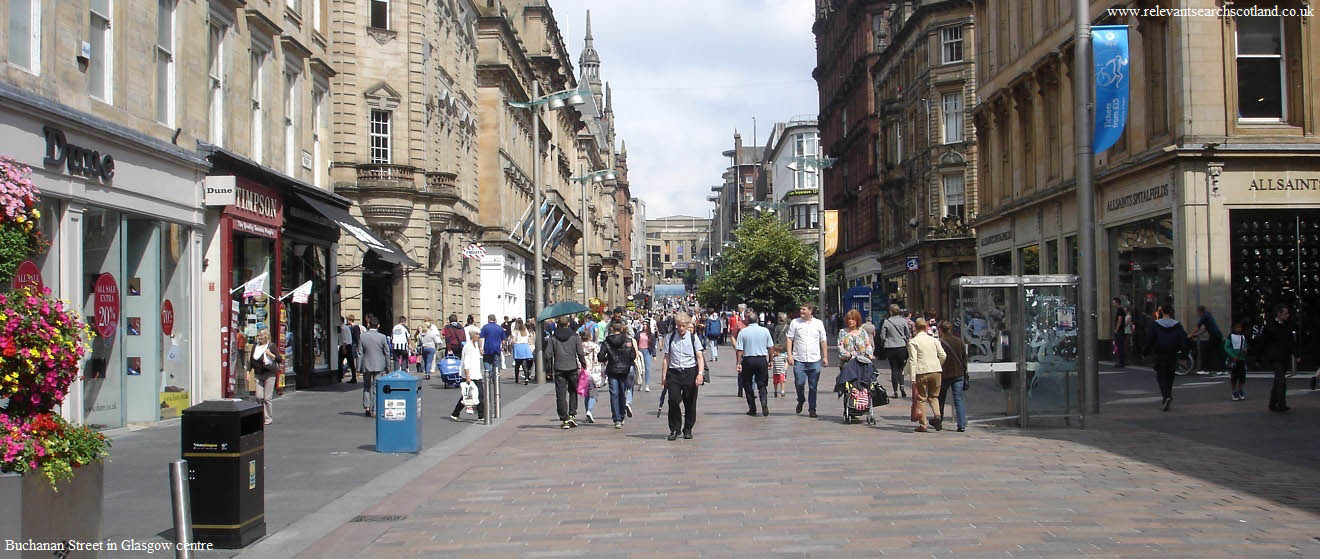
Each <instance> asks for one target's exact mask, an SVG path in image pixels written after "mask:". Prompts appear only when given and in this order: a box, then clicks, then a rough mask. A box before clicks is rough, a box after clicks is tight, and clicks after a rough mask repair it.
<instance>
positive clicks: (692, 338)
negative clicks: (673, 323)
mask: <svg viewBox="0 0 1320 559" xmlns="http://www.w3.org/2000/svg"><path fill="white" fill-rule="evenodd" d="M676 337H678V329H677V328H675V329H674V330H673V331H672V332H670V333H669V341H667V342H665V353H666V354H668V353H669V352H670V351H669V348H670V347H673V345H674V338H676ZM688 342H689V343H691V344H692V352H693V353H694V354H695V353H696V352H697V351H699V350H698V349H697V331H696V330H691V331H689V332H688ZM702 349H705V348H702Z"/></svg>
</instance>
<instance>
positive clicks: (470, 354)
mask: <svg viewBox="0 0 1320 559" xmlns="http://www.w3.org/2000/svg"><path fill="white" fill-rule="evenodd" d="M463 380H464V381H469V380H470V381H472V382H473V383H475V384H476V385H477V399H478V400H479V402H478V403H477V406H476V408H477V420H478V421H480V420H482V419H485V418H486V391H485V390H484V389H482V388H481V349H480V348H478V347H477V336H476V335H475V334H468V343H466V344H463ZM462 392H463V391H461V390H460V391H459V396H458V404H456V405H455V406H454V413H451V414H449V419H452V420H454V421H459V417H458V414H459V412H462V411H463V394H462Z"/></svg>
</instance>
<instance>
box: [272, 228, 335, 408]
mask: <svg viewBox="0 0 1320 559" xmlns="http://www.w3.org/2000/svg"><path fill="white" fill-rule="evenodd" d="M283 245H284V256H283V259H282V262H281V265H282V266H283V268H284V274H283V277H282V278H281V280H282V282H283V284H284V285H285V286H286V288H285V289H286V291H290V292H291V291H292V290H293V289H295V288H297V287H298V286H300V285H303V284H304V283H306V282H308V281H311V282H312V290H311V294H310V295H309V296H308V298H307V302H306V303H296V302H294V301H293V300H292V298H289V299H286V300H285V302H284V304H283V305H281V313H280V318H281V327H282V328H284V330H283V331H284V332H285V334H284V335H285V347H284V356H285V360H284V368H285V375H295V377H296V379H297V383H298V387H300V388H301V387H304V386H308V385H309V383H310V376H309V375H310V373H311V372H312V371H318V370H319V371H324V370H328V369H329V368H330V337H329V332H327V331H326V327H327V325H329V324H330V304H329V301H328V299H327V285H328V284H327V273H326V270H327V264H328V262H329V258H330V257H329V249H328V248H326V247H324V246H320V245H312V244H306V243H300V242H296V241H291V240H288V239H286V240H285V241H284V242H283Z"/></svg>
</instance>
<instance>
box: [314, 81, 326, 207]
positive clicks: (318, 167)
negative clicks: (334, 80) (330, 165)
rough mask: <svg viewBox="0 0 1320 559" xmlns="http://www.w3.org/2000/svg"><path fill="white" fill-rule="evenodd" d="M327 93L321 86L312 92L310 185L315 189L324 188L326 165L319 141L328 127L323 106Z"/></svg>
mask: <svg viewBox="0 0 1320 559" xmlns="http://www.w3.org/2000/svg"><path fill="white" fill-rule="evenodd" d="M327 91H328V88H326V87H323V86H321V85H318V86H317V87H316V88H315V89H313V90H312V110H313V111H314V114H313V115H312V165H313V168H312V184H313V185H314V186H317V187H324V186H325V178H324V175H325V169H326V165H325V162H324V161H323V160H322V158H323V157H324V156H325V154H324V152H323V151H322V150H323V148H322V146H321V139H322V138H323V137H325V133H326V130H327V129H328V126H326V118H327V114H328V111H326V106H325V103H326V99H327V98H328V97H329V95H327Z"/></svg>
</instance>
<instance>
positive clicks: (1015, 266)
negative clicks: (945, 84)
mask: <svg viewBox="0 0 1320 559" xmlns="http://www.w3.org/2000/svg"><path fill="white" fill-rule="evenodd" d="M1276 4H1277V5H1278V6H1280V7H1283V8H1294V9H1296V8H1302V7H1304V6H1306V5H1307V3H1306V2H1299V1H1283V2H1273V1H1271V2H1269V3H1263V2H1262V3H1259V5H1262V6H1264V7H1268V8H1272V7H1274V6H1275V5H1276ZM974 5H975V18H976V20H977V21H978V22H979V23H980V24H979V25H978V29H979V31H980V32H979V33H977V35H976V37H975V39H974V41H975V44H976V51H977V52H978V53H982V56H980V57H979V58H978V60H977V80H976V81H977V84H978V92H979V97H980V103H978V104H977V105H976V106H975V108H974V109H973V111H972V114H973V115H974V118H975V121H976V123H977V126H976V131H977V134H978V139H977V140H978V142H977V143H978V145H979V147H980V149H981V153H982V155H983V156H982V157H981V158H980V159H979V161H978V163H977V167H978V169H977V175H978V176H979V177H981V181H980V183H981V187H980V200H979V203H978V204H977V206H978V213H977V215H976V217H975V218H974V220H973V221H972V224H973V225H975V226H976V228H977V231H978V233H979V236H978V241H977V257H978V259H979V266H978V268H979V270H980V272H981V273H984V274H1004V273H1024V274H1033V273H1047V274H1048V273H1056V272H1063V273H1075V272H1076V271H1077V269H1078V267H1077V261H1078V258H1096V269H1097V272H1098V275H1099V278H1098V290H1099V299H1100V301H1101V302H1102V304H1101V306H1100V313H1101V315H1100V317H1099V322H1100V324H1101V327H1100V333H1099V334H1100V336H1101V337H1102V338H1105V339H1108V338H1110V337H1111V335H1112V332H1110V331H1109V329H1108V328H1106V327H1105V326H1104V325H1105V324H1109V323H1110V322H1111V321H1112V310H1111V306H1110V305H1107V304H1104V303H1105V302H1107V301H1109V300H1110V299H1111V298H1114V297H1117V298H1119V299H1120V300H1121V301H1122V302H1123V304H1124V305H1127V306H1128V307H1129V308H1130V309H1133V310H1134V315H1136V316H1139V317H1143V318H1144V317H1146V316H1149V313H1150V312H1151V311H1152V310H1153V309H1154V307H1155V306H1156V305H1157V304H1162V303H1172V304H1173V305H1174V306H1175V307H1176V309H1177V312H1178V315H1179V317H1180V318H1183V319H1184V321H1186V320H1191V317H1193V316H1194V314H1193V309H1195V307H1196V305H1198V304H1203V305H1206V306H1207V307H1208V308H1209V309H1210V310H1211V311H1212V312H1213V313H1214V314H1215V315H1216V316H1218V317H1219V324H1220V326H1221V328H1226V327H1227V326H1228V325H1229V324H1231V323H1232V322H1236V321H1244V322H1246V323H1247V324H1248V325H1252V324H1259V323H1261V322H1262V321H1263V320H1264V319H1265V315H1266V314H1267V313H1269V312H1270V308H1271V306H1272V305H1274V304H1277V303H1284V304H1289V305H1293V306H1294V308H1295V309H1296V313H1295V314H1296V315H1297V316H1298V319H1299V322H1298V324H1299V326H1300V336H1301V337H1302V338H1303V339H1305V338H1306V337H1308V336H1311V335H1313V334H1314V333H1315V332H1316V331H1317V325H1318V324H1320V322H1318V320H1320V308H1317V307H1318V305H1320V267H1317V266H1318V265H1317V264H1316V263H1315V262H1316V259H1315V258H1314V256H1315V255H1316V254H1317V253H1320V194H1317V192H1318V191H1320V142H1317V129H1318V127H1320V120H1318V119H1320V116H1318V115H1320V110H1317V109H1318V108H1320V107H1317V102H1318V101H1317V99H1320V98H1318V97H1317V96H1316V95H1315V94H1314V93H1313V92H1312V91H1311V85H1312V84H1314V83H1315V82H1316V81H1317V80H1316V78H1317V75H1320V56H1317V51H1316V50H1315V49H1316V47H1315V45H1317V44H1320V41H1318V39H1320V35H1318V34H1320V30H1317V29H1316V27H1315V26H1314V25H1311V21H1310V18H1296V17H1282V16H1273V15H1249V16H1241V17H1235V16H1231V15H1225V16H1223V17H1184V18H1180V17H1145V16H1138V15H1123V16H1119V15H1117V14H1112V15H1111V14H1110V13H1108V12H1107V11H1106V10H1105V9H1104V8H1105V7H1107V6H1108V4H1104V3H1101V2H1095V3H1093V5H1092V8H1091V11H1090V13H1089V14H1087V17H1089V18H1091V20H1092V22H1093V23H1096V24H1106V23H1108V24H1126V25H1128V26H1129V27H1128V29H1129V44H1130V55H1129V59H1128V61H1127V62H1128V68H1127V73H1128V75H1129V76H1130V78H1131V83H1130V86H1129V90H1130V92H1131V99H1130V105H1129V107H1130V110H1129V113H1128V117H1127V121H1126V130H1125V131H1124V133H1123V136H1122V137H1121V138H1120V139H1119V141H1118V143H1117V144H1116V145H1114V146H1113V147H1112V148H1110V149H1108V150H1105V151H1104V152H1101V153H1099V154H1097V155H1096V159H1095V163H1096V170H1095V180H1096V204H1095V205H1096V223H1097V227H1098V230H1097V240H1096V243H1097V247H1096V249H1097V250H1096V252H1095V254H1094V255H1085V254H1078V250H1077V236H1076V235H1077V223H1078V220H1077V215H1078V214H1077V206H1076V196H1075V190H1074V187H1075V185H1074V182H1073V177H1074V176H1075V167H1074V165H1075V161H1076V158H1075V157H1073V154H1074V153H1075V145H1074V141H1073V114H1074V113H1073V111H1074V105H1073V102H1072V99H1073V91H1072V78H1071V75H1072V72H1073V71H1074V68H1073V67H1072V64H1073V54H1072V44H1073V43H1072V35H1073V23H1072V19H1073V17H1074V15H1073V14H1072V12H1071V7H1072V5H1071V3H1063V4H1059V3H1057V2H1041V1H1030V2H1020V1H1017V0H1013V1H1005V0H976V1H975V2H974ZM1255 5H1258V3H1256V2H1234V3H1233V6H1234V7H1235V8H1250V7H1252V6H1255ZM1135 6H1136V7H1143V8H1149V7H1153V6H1154V3H1153V2H1146V1H1142V2H1137V3H1136V4H1135ZM1183 7H1196V8H1215V7H1219V3H1216V2H1212V1H1210V0H1195V1H1189V2H1184V3H1183ZM1145 324H1146V321H1145V320H1138V321H1137V330H1138V331H1137V339H1142V338H1141V336H1142V334H1144V327H1145ZM1101 345H1102V347H1107V346H1108V344H1101ZM1137 349H1138V351H1139V350H1140V344H1138V347H1137ZM1304 356H1305V357H1307V358H1314V356H1313V355H1312V354H1311V353H1310V352H1305V353H1304Z"/></svg>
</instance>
